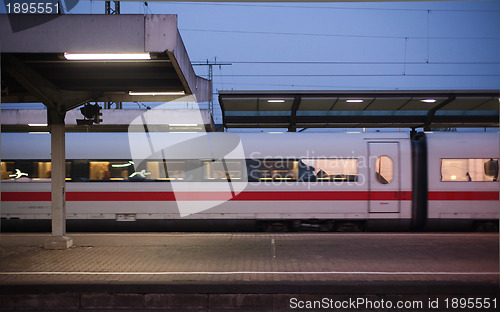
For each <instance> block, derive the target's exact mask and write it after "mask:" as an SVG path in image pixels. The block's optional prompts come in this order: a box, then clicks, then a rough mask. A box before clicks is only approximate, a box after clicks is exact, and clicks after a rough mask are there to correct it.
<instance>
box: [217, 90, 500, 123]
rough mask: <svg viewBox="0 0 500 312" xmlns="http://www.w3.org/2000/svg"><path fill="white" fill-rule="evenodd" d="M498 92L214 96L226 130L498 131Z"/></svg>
mask: <svg viewBox="0 0 500 312" xmlns="http://www.w3.org/2000/svg"><path fill="white" fill-rule="evenodd" d="M499 95H500V93H499V91H498V90H469V91H463V90H460V91H420V90H419V91H219V102H220V105H221V108H222V114H223V123H224V126H225V127H227V128H288V130H289V131H297V129H298V128H357V127H358V128H364V127H366V128H369V127H372V128H373V127H376V128H384V127H389V128H421V127H423V128H429V127H436V128H437V127H498V125H499Z"/></svg>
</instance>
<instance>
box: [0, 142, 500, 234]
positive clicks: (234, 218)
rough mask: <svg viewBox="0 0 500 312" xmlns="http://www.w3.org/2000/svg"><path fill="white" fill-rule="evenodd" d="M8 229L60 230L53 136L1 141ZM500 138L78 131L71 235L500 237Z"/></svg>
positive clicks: (72, 155)
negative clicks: (55, 226) (53, 221)
mask: <svg viewBox="0 0 500 312" xmlns="http://www.w3.org/2000/svg"><path fill="white" fill-rule="evenodd" d="M1 157H2V160H1V179H2V181H1V182H2V183H1V230H2V231H50V218H51V201H50V200H51V193H50V176H51V162H50V135H49V134H35V133H2V137H1ZM498 159H499V134H498V133H497V132H484V133H483V132H480V133H472V132H471V133H466V132H435V133H423V132H421V133H405V132H373V133H240V134H236V133H227V132H224V133H218V132H213V133H175V132H172V133H141V132H137V133H104V132H103V133H67V134H66V167H65V169H66V192H65V196H66V219H67V229H68V231H463V230H478V231H498V219H499V184H498V183H499V182H498V181H499V169H498Z"/></svg>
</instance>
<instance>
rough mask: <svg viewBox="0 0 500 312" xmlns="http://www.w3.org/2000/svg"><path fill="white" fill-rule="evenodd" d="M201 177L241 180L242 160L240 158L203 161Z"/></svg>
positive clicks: (214, 179) (210, 179) (218, 179)
mask: <svg viewBox="0 0 500 312" xmlns="http://www.w3.org/2000/svg"><path fill="white" fill-rule="evenodd" d="M203 168H204V172H203V178H204V180H208V181H227V180H228V179H230V180H231V181H238V180H241V179H242V177H243V162H242V161H240V160H216V161H204V162H203Z"/></svg>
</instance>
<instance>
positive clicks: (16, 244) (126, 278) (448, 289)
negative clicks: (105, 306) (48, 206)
mask: <svg viewBox="0 0 500 312" xmlns="http://www.w3.org/2000/svg"><path fill="white" fill-rule="evenodd" d="M68 236H70V237H72V238H73V240H74V247H72V248H70V249H67V250H46V249H43V247H42V246H43V242H44V241H45V240H46V239H47V238H48V237H49V234H16V233H4V234H1V235H0V291H1V293H2V294H6V295H7V294H14V295H18V296H21V295H23V296H26V294H30V295H39V294H54V293H61V292H64V293H67V292H69V293H75V294H76V293H78V294H80V295H79V297H78V300H80V301H81V300H83V299H82V298H83V297H82V295H81V294H93V295H95V294H125V293H126V294H129V295H130V294H141V296H142V295H144V294H169V295H172V294H178V295H181V294H182V295H186V294H191V295H199V294H219V295H222V294H223V295H228V294H233V295H234V294H247V295H249V294H255V295H259V296H262V295H266V294H268V295H282V294H303V295H308V294H309V295H310V294H316V295H318V294H330V295H333V294H339V295H356V296H359V295H361V294H390V295H394V294H401V295H404V294H408V295H412V296H413V295H423V294H426V295H432V294H439V295H447V294H453V295H456V294H463V295H474V296H486V295H488V296H490V295H491V294H495V293H496V294H498V285H499V235H498V234H497V233H494V234H483V233H283V234H281V233H279V234H278V233H269V234H268V233H69V234H68ZM23 298H25V297H23ZM226 299H227V298H226ZM3 300H4V301H5V300H6V299H5V298H4V299H3ZM144 300H145V299H142V301H141V302H142V304H143V305H144V304H145V303H144V302H145V301H144ZM190 300H191V299H190ZM228 300H229V299H228ZM231 300H233V299H231ZM231 300H230V301H231ZM234 300H235V299H234ZM234 300H233V301H234ZM242 300H243V299H242ZM266 300H267V299H266ZM0 301H2V299H1V298H0ZM243 301H244V300H243ZM93 302H95V301H93ZM9 304H11V306H12V307H14V306H15V304H14V303H9ZM78 304H79V305H80V308H81V305H82V303H81V302H80V303H78ZM16 307H17V306H16ZM142 308H145V307H144V306H142ZM142 308H141V309H142ZM194 310H195V309H193V311H194ZM250 310H252V309H250ZM253 310H255V311H257V310H259V309H253ZM264 310H265V309H264ZM200 311H212V310H210V309H208V310H207V309H204V308H203V309H201V310H200ZM214 311H215V310H214ZM269 311H279V309H271V310H269Z"/></svg>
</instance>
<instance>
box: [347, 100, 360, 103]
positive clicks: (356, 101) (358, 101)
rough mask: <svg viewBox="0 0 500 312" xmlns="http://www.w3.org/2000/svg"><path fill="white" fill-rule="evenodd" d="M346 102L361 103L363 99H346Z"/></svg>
mask: <svg viewBox="0 0 500 312" xmlns="http://www.w3.org/2000/svg"><path fill="white" fill-rule="evenodd" d="M346 102H347V103H363V100H346Z"/></svg>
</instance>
